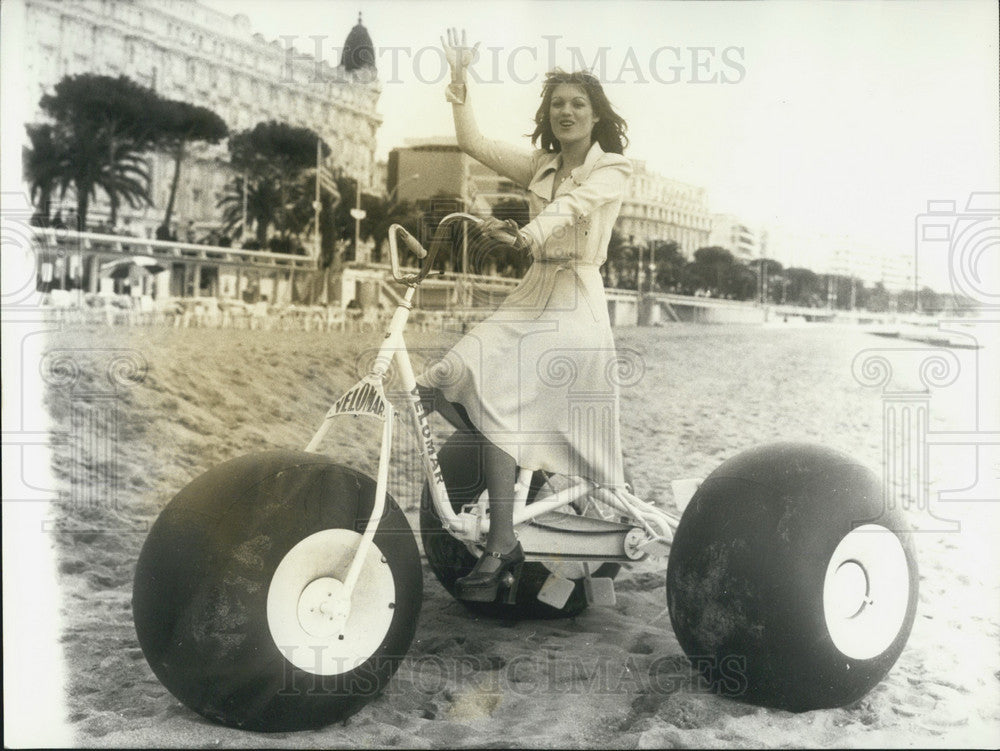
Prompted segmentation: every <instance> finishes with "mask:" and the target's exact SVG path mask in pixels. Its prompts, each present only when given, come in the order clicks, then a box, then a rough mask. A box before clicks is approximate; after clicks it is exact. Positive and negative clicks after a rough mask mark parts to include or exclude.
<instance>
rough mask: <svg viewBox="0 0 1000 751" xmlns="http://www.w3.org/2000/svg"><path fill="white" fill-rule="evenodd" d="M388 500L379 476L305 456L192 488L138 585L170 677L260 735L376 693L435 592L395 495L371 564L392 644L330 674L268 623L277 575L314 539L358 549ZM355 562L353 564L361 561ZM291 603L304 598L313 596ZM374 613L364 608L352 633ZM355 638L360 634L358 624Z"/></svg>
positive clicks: (188, 699)
mask: <svg viewBox="0 0 1000 751" xmlns="http://www.w3.org/2000/svg"><path fill="white" fill-rule="evenodd" d="M374 497H375V483H374V481H372V480H371V479H370V478H369V477H366V476H365V475H363V474H361V473H359V472H356V471H354V470H352V469H349V468H347V467H344V466H341V465H338V464H336V463H334V462H332V461H331V460H329V459H327V458H325V457H323V456H320V455H317V454H311V453H305V452H296V451H270V452H263V453H259V454H253V455H249V456H244V457H241V458H238V459H234V460H232V461H229V462H226V463H225V464H222V465H220V466H218V467H216V468H214V469H211V470H209V471H208V472H206V473H205V474H203V475H201V476H200V477H198V478H197V479H195V480H194V481H192V482H191V483H190V484H189V485H188V486H187V487H185V488H184V489H183V490H181V492H180V493H178V494H177V495H176V496H175V497H174V499H173V500H172V501H171V502H170V503H169V504H168V505H167V506H166V508H165V509H164V510H163V512H162V513H161V514H160V516H159V517H158V518H157V520H156V522H155V523H154V524H153V527H152V529H151V530H150V532H149V535H148V537H147V539H146V541H145V544H144V545H143V548H142V551H141V553H140V555H139V560H138V564H137V566H136V572H135V580H134V585H133V596H132V608H133V619H134V623H135V628H136V634H137V636H138V639H139V643H140V645H141V647H142V651H143V653H144V654H145V656H146V660H147V661H148V663H149V665H150V667H151V668H152V670H153V672H154V673H155V674H156V676H157V678H159V680H160V681H161V682H162V683H163V684H164V685H165V686H166V687H167V689H169V690H170V692H171V693H172V694H173V695H174V696H175V697H177V698H178V699H179V700H180V701H181V702H182V703H184V704H185V705H187V706H188V707H190V708H191V709H193V710H194V711H195V712H197V713H199V714H201V715H202V716H204V717H206V718H208V719H210V720H213V721H215V722H220V723H222V724H225V725H229V726H232V727H237V728H241V729H246V730H256V731H289V730H301V729H307V728H315V727H320V726H322V725H326V724H328V723H331V722H334V721H338V720H344V719H346V718H348V717H350V716H351V715H352V714H354V713H355V712H357V711H358V710H360V709H361V708H362V707H364V706H365V705H366V704H367V703H368V702H370V701H371V700H372V699H374V698H376V697H377V696H378V695H379V693H380V692H381V691H382V690H383V689H384V688H385V686H386V684H387V683H388V682H389V680H390V678H391V677H392V675H393V674H394V673H395V671H396V669H397V668H398V666H399V663H400V662H401V661H402V659H403V657H404V656H405V655H406V652H407V650H408V648H409V645H410V642H411V641H412V639H413V634H414V631H415V629H416V623H417V617H418V615H419V612H420V605H421V599H422V586H423V585H422V581H423V580H422V572H421V563H420V555H419V551H418V549H417V545H416V539H415V537H414V535H413V533H412V530H411V529H410V526H409V524H408V522H407V520H406V518H405V516H404V515H403V513H402V512H401V511H400V509H399V507H398V506H397V505H396V503H395V501H394V500H393V499H392V498H391V497H388V496H387V497H386V504H385V511H384V514H383V516H382V518H381V520H380V521H379V525H378V529H377V532H376V534H375V537H374V546H375V547H374V548H373V551H374V552H370V554H369V557H368V558H367V559H366V564H365V565H366V567H367V566H368V565H369V564H368V563H367V561H373V562H374V563H373V564H372V565H373V566H375V567H380V568H379V570H378V571H377V573H378V574H379V577H376V578H379V580H380V582H381V589H382V599H383V600H384V601H383V602H382V603H381V607H385V608H387V609H388V611H389V612H388V615H386V614H385V613H378V614H376V615H375V617H376V619H380V620H379V623H380V624H381V626H382V627H383V628H382V629H381V630H380V631H379V633H382V632H384V633H385V636H384V638H382V639H381V642H380V643H379V642H377V641H376V642H375V643H374V646H373V648H371V650H370V653H369V650H368V649H366V650H364V651H363V654H362V657H360V658H357V660H355V661H354V662H352V663H351V664H352V665H356V667H354V668H353V669H349V670H346V671H345V672H337V671H336V670H333V671H331V670H329V669H325V668H323V669H320V668H317V670H319V671H320V673H323V672H326V673H327V674H316V671H315V670H303V669H301V668H300V667H298V666H296V665H294V664H292V662H290V661H289V659H296V657H297V656H296V654H295V649H296V647H288V646H287V645H286V646H285V650H286V651H285V652H283V651H282V650H281V649H279V648H278V647H277V646H276V643H275V638H277V637H273V636H272V629H271V626H270V625H269V620H268V617H269V615H268V598H269V589H270V587H271V584H272V580H275V579H274V576H275V572H276V570H278V568H279V565H280V564H282V562H283V561H287V560H290V559H292V558H294V557H295V556H294V555H293V554H292V553H291V551H292V550H293V548H296V546H297V545H299V544H300V543H302V542H303V541H304V540H306V539H307V538H311V537H312V538H315V539H319V540H320V544H321V546H322V545H323V543H324V542H326V541H328V540H330V539H336V540H341V541H345V540H346V545H347V547H346V548H344V550H345V551H346V550H348V549H350V550H354V549H356V545H357V542H356V540H357V539H359V538H360V535H359V533H360V532H363V531H364V529H365V525H366V524H367V521H368V518H369V517H370V515H371V510H372V507H373V503H374ZM328 547H329V546H328V545H327V546H326V548H328ZM298 549H299V550H301V547H300V548H298ZM314 550H315V547H314ZM306 555H307V556H308V557H310V558H311V559H316V558H317V556H316V555H315V553H314V552H307V554H306ZM318 557H319V558H322V555H320V556H318ZM342 558H343V559H344V560H346V561H347V563H343V564H342V565H343V566H344V567H346V566H347V565H349V561H350V560H352V559H353V554H352V553H349V552H343V555H342ZM299 559H300V560H299V562H300V563H301V562H302V559H301V555H300V556H299ZM386 566H387V567H388V570H386ZM368 571H369V568H362V574H361V576H360V577H359V580H358V586H357V588H356V589H355V597H354V600H352V602H353V603H355V604H356V602H357V599H358V594H357V593H358V592H359V590H364V588H365V587H366V586H369V583H370V580H371V578H372V577H370V576H368V573H367V572H368ZM366 577H367V578H366ZM300 591H301V590H300ZM276 594H280V592H279V593H271V596H272V598H273V597H274V596H275V595H276ZM286 594H287V593H286ZM291 596H292V598H293V602H294V599H295V598H298V597H300V596H301V595H299V594H296V593H292V595H291ZM286 599H287V598H286ZM390 600H391V602H385V601H390ZM291 615H292V622H293V623H295V622H296V621H295V617H294V615H295V614H294V613H292V614H291ZM363 615H364V614H363V613H360V612H359V613H358V614H357V615H356V614H355V613H354V612H353V611H352V613H351V616H350V619H349V620H348V622H347V626H348V630H349V629H351V627H352V623H356V621H354V619H355V617H363ZM348 630H345V633H349V635H350V636H351V638H353V634H354V633H355V632H356V631H357V630H358V629H357V628H355V631H354V632H350V631H348ZM330 638H332V637H330ZM366 638H368V639H369V641H371V640H372V638H374V639H375V640H377V639H378V636H377V635H376V636H374V637H372V636H370V635H369V636H367V637H366ZM349 643H350V641H349ZM312 648H313V649H315V645H312ZM336 648H337V644H336V643H334V644H333V645H332V646H331V650H335V649H336ZM341 648H342V647H341ZM324 649H325V648H324ZM318 652H320V653H322V650H318ZM286 654H288V655H289V659H286V656H285V655H286ZM330 654H335V653H334V652H332V651H331V652H330ZM364 655H367V659H364ZM298 658H299V659H298V661H299V662H301V654H299V655H298ZM358 660H363V661H361V662H360V663H359V662H358ZM340 664H341V665H343V664H344V663H340ZM331 673H332V674H331Z"/></svg>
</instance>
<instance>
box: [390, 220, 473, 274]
mask: <svg viewBox="0 0 1000 751" xmlns="http://www.w3.org/2000/svg"><path fill="white" fill-rule="evenodd" d="M460 220H465V221H469V222H472V223H473V224H479V223H480V222H482V221H483V220H482V219H480V218H479V217H476V216H473V215H472V214H465V213H463V212H460V211H459V212H455V213H454V214H448V216H446V217H445V218H444V219H442V220H441V222H440V224H438V226H437V230H436V231H435V232H434V238H433V239H432V240H431V243H430V246H431V247H430V251H429V252H428V251H427V250H425V249H424V247H423V246H422V245H421V244H420V243H419V242H418V241H417V238H415V237H414V236H413V235H411V234H410V233H409V232H407V231H406V228H405V227H403V226H401V225H399V224H393V225H391V226H390V227H389V260H390V262H391V263H392V278H393V279H395V280H396V281H397V282H398V283H399V284H405V285H408V286H416V285H417V284H420V282H422V281H423V280H424V279H425V278H426V277H427V276H428V275H429V274H430V273H431V269H432V267H433V266H434V259H435V258H436V257H437V254H438V250H440V248H441V245H442V243H443V242H444V239H445V236H446V232H445V230H446V228H447V226H448V225H450V224H452V223H453V222H456V221H460ZM397 234H398V235H399V236H400V237H402V239H403V244H404V245H405V246H406V248H407V249H408V250H409V251H410V252H411V253H413V254H414V255H415V256H417V257H418V258H421V259H423V264H421V266H420V271H418V272H417V273H416V274H404V273H402V265H401V263H400V259H399V248H398V245H397V238H396V236H397Z"/></svg>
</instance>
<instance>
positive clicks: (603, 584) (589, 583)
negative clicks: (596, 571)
mask: <svg viewBox="0 0 1000 751" xmlns="http://www.w3.org/2000/svg"><path fill="white" fill-rule="evenodd" d="M583 591H584V593H585V594H586V595H587V602H588V603H589V604H590V605H600V606H601V607H605V608H613V607H614V606H615V603H616V602H617V600H616V599H615V581H614V579H611V578H608V577H606V576H598V577H596V578H592V577H588V578H586V579H584V580H583Z"/></svg>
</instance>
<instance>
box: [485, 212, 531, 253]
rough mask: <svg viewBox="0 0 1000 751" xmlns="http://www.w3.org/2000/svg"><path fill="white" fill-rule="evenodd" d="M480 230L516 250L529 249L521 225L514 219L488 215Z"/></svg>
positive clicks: (490, 237) (491, 238)
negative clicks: (502, 218)
mask: <svg viewBox="0 0 1000 751" xmlns="http://www.w3.org/2000/svg"><path fill="white" fill-rule="evenodd" d="M479 231H480V232H482V233H483V236H484V237H487V238H489V239H490V240H493V241H494V242H501V243H503V244H504V245H509V246H511V247H512V248H514V249H515V250H523V251H528V250H529V248H528V242H527V241H526V240H525V237H524V235H523V233H522V232H521V229H520V227H518V226H517V222H515V221H514V220H513V219H506V220H501V219H497V218H496V217H493V216H488V217H486V218H485V219H483V221H482V222H481V223H480V225H479Z"/></svg>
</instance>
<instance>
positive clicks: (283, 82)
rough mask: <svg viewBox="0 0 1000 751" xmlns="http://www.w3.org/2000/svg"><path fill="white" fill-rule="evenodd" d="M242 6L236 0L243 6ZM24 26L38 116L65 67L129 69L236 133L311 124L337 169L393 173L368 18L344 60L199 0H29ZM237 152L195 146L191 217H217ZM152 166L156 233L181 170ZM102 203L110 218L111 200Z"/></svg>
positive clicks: (185, 202) (30, 96) (147, 217)
mask: <svg viewBox="0 0 1000 751" xmlns="http://www.w3.org/2000/svg"><path fill="white" fill-rule="evenodd" d="M239 8H240V5H239V3H233V10H234V11H238V10H239ZM332 15H336V14H335V13H334V14H332ZM346 25H347V24H346V23H345V27H346ZM25 28H26V31H27V39H26V40H25V41H24V43H23V45H22V47H21V49H22V52H23V57H22V64H23V66H24V69H25V73H24V75H25V81H26V84H27V87H28V90H27V91H26V93H25V94H24V96H25V98H26V101H25V104H26V106H27V108H28V121H29V122H32V121H35V120H37V119H39V118H40V117H41V111H40V109H39V108H38V101H39V99H40V98H41V97H42V95H43V94H45V93H48V92H50V91H51V90H52V87H53V85H54V84H56V83H57V82H58V81H59V80H60V79H61V78H62V77H63V76H66V75H76V74H80V73H96V74H103V75H110V76H118V75H124V76H128V77H129V78H131V79H133V80H134V81H136V82H138V83H140V84H142V85H145V86H148V87H150V88H152V89H154V90H155V91H156V92H157V93H159V94H160V95H161V96H163V97H165V98H169V99H179V100H183V101H187V102H191V103H194V104H199V105H202V106H205V107H208V108H210V109H212V110H214V111H215V112H216V113H218V115H219V116H220V117H222V119H223V120H225V121H226V123H227V124H228V125H229V128H230V130H231V131H240V130H245V129H249V128H252V127H253V126H254V125H256V124H257V123H258V122H261V121H267V120H277V121H282V122H286V123H289V124H291V125H295V126H299V127H308V128H311V129H312V130H314V131H315V132H316V133H318V134H319V135H320V136H321V137H322V138H323V139H324V140H325V141H326V142H327V144H329V145H330V146H331V148H332V149H333V157H332V160H331V161H332V163H333V164H334V165H335V166H337V167H339V168H341V169H342V170H343V172H344V173H345V174H346V175H348V176H351V177H355V178H358V179H360V180H361V181H362V184H363V185H364V187H365V189H367V190H370V191H372V192H377V193H381V192H382V188H383V185H384V183H383V182H381V181H380V178H381V176H382V174H384V173H382V171H381V170H380V169H379V167H378V165H377V164H376V161H375V147H376V142H375V138H376V133H377V131H378V128H379V126H380V125H381V117H380V116H379V115H378V114H377V112H376V105H377V103H378V99H379V96H380V94H381V84H380V82H379V81H378V75H377V71H376V70H375V67H374V60H375V58H374V48H373V45H372V41H371V38H370V36H369V34H368V31H367V30H366V29H365V27H364V26H363V25H362V24H361V19H360V18H359V19H358V23H357V24H356V25H355V26H354V27H353V28H351V29H350V30H349V32H348V34H347V37H346V40H345V42H344V47H343V51H342V52H341V56H340V61H339V62H340V64H338V65H334V64H331V61H330V60H326V59H316V57H315V56H314V55H311V54H308V53H307V52H305V51H300V50H296V49H295V48H294V47H292V46H290V45H289V44H288V42H287V41H281V40H271V41H268V40H266V39H265V38H264V36H263V35H261V34H260V33H254V31H253V30H252V28H251V25H250V20H249V19H248V18H247V17H246V16H245V15H243V14H241V13H239V12H236V13H235V14H229V13H224V12H220V11H217V10H215V9H213V8H209V7H207V6H205V5H202V4H200V3H199V2H197V0H136V1H135V2H128V1H125V0H25ZM304 46H306V47H309V48H311V47H312V44H311V43H307V44H306V45H304ZM330 49H331V52H330V57H331V59H333V58H335V57H336V54H335V52H334V48H333V47H332V45H331V48H330ZM334 62H335V63H336V62H338V61H337V60H335V59H334ZM226 157H227V152H226V149H225V145H224V144H223V145H219V146H197V145H195V146H194V147H193V148H192V149H191V153H190V154H189V156H188V158H187V159H186V161H185V164H184V167H183V173H182V177H181V184H180V189H179V192H178V196H177V199H176V206H175V212H176V215H177V216H178V217H179V218H182V219H183V221H185V222H187V221H194V222H195V223H196V224H198V225H202V224H209V223H212V222H214V221H216V220H217V218H218V211H217V209H216V202H217V200H218V198H219V197H220V196H221V195H222V192H223V190H224V186H225V184H226V183H227V182H228V181H229V179H230V178H231V177H232V175H231V174H230V173H229V172H228V170H227V169H225V168H224V165H225V161H226ZM150 166H151V173H152V191H151V193H152V195H151V197H152V199H153V206H152V207H150V208H147V209H145V210H138V211H137V212H132V214H131V219H132V222H133V226H142V227H143V228H145V229H146V230H147V231H149V230H151V229H152V228H153V227H155V226H156V224H157V223H158V222H159V221H160V220H161V219H162V216H163V209H164V207H165V205H166V202H167V194H168V192H169V187H170V179H171V177H172V175H173V164H172V162H171V161H170V160H169V159H168V158H167V157H165V156H154V157H153V158H152V160H151V165H150ZM94 208H95V212H94V213H95V214H96V215H99V214H100V213H101V204H100V203H99V204H98V205H97V206H95V207H94ZM123 213H124V214H125V215H126V216H129V214H130V212H129V211H124V212H123Z"/></svg>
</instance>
